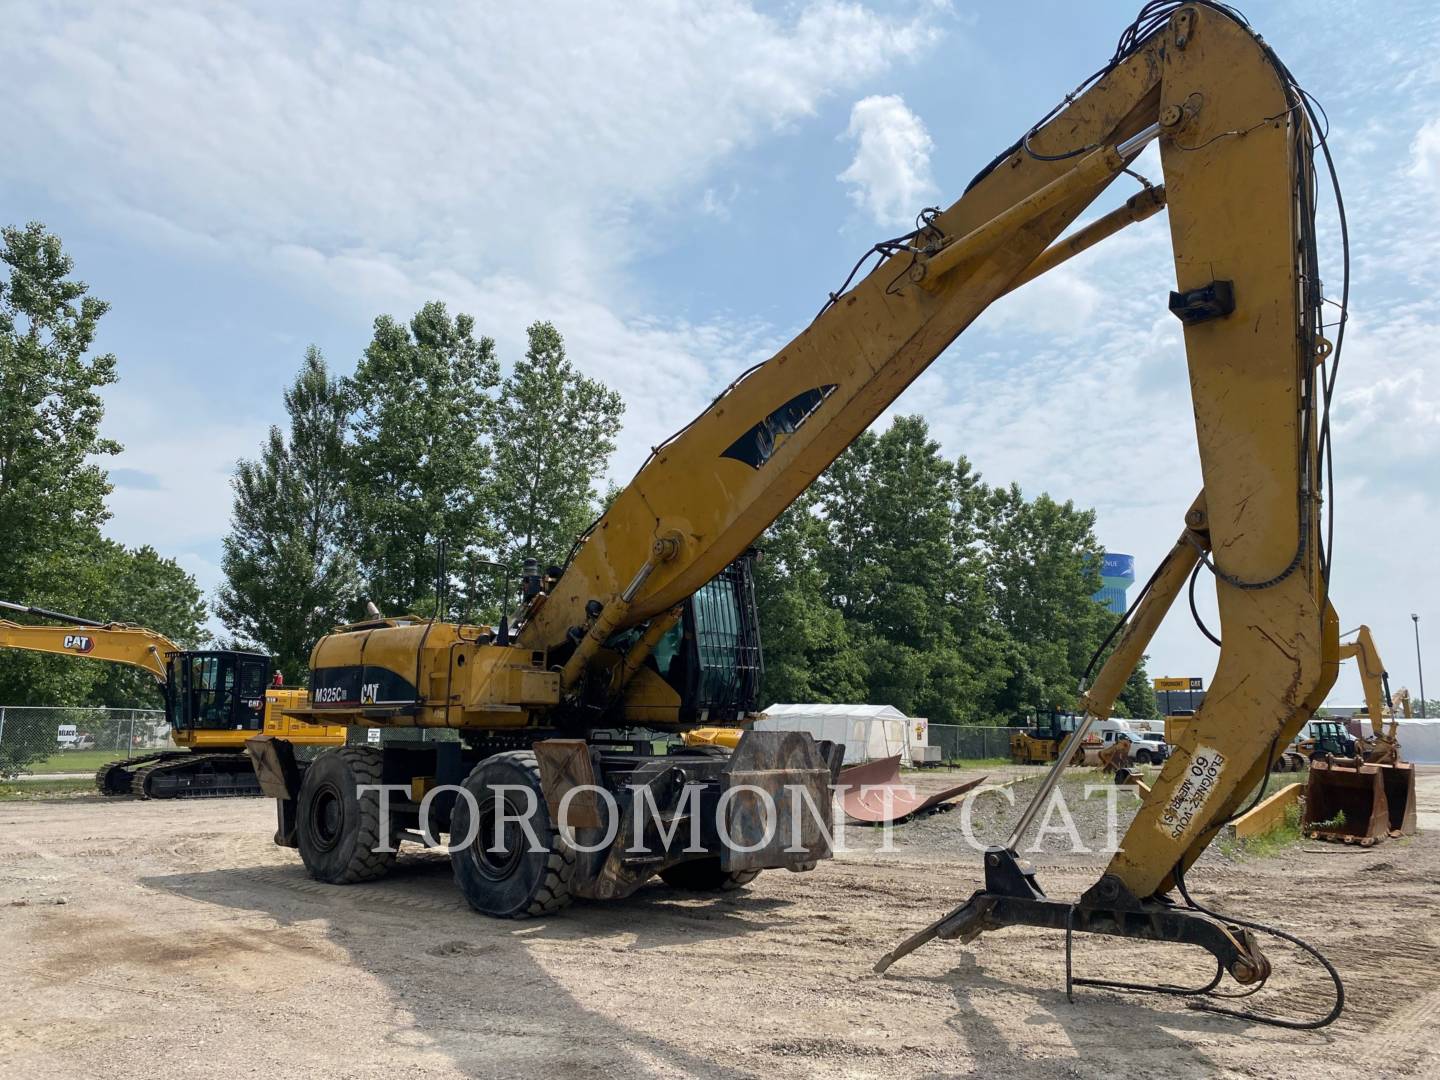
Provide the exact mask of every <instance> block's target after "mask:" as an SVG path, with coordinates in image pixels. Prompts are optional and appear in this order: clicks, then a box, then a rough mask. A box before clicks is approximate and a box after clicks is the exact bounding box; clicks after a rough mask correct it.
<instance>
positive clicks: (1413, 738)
mask: <svg viewBox="0 0 1440 1080" xmlns="http://www.w3.org/2000/svg"><path fill="white" fill-rule="evenodd" d="M1395 737H1396V738H1397V739H1399V740H1400V757H1401V758H1403V759H1404V760H1405V761H1413V762H1415V764H1417V765H1440V720H1421V719H1418V718H1417V719H1414V720H1401V721H1400V727H1399V729H1398V730H1397V731H1396V732H1395Z"/></svg>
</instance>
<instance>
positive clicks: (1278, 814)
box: [1229, 784, 1300, 840]
mask: <svg viewBox="0 0 1440 1080" xmlns="http://www.w3.org/2000/svg"><path fill="white" fill-rule="evenodd" d="M1299 802H1300V785H1299V784H1286V785H1285V786H1284V787H1282V788H1281V789H1280V790H1279V791H1277V792H1275V793H1274V794H1273V795H1269V796H1267V797H1266V798H1265V799H1263V800H1262V801H1261V802H1260V803H1259V805H1257V806H1256V807H1255V809H1254V810H1251V811H1249V812H1248V813H1244V814H1241V815H1240V816H1239V817H1238V818H1236V819H1235V820H1234V821H1232V822H1231V823H1230V826H1229V827H1230V834H1231V835H1232V836H1234V837H1235V838H1236V839H1237V840H1250V839H1253V838H1255V837H1257V836H1264V835H1265V834H1266V833H1268V832H1271V831H1272V830H1274V829H1277V828H1279V827H1280V826H1281V825H1283V824H1284V823H1285V811H1286V810H1288V809H1289V808H1290V807H1292V806H1296V805H1298V804H1299Z"/></svg>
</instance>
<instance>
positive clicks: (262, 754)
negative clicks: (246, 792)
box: [245, 735, 300, 799]
mask: <svg viewBox="0 0 1440 1080" xmlns="http://www.w3.org/2000/svg"><path fill="white" fill-rule="evenodd" d="M245 753H246V754H247V755H249V757H250V760H251V762H253V763H254V766H255V778H256V779H257V780H259V781H260V790H261V791H262V792H264V793H265V795H266V796H268V797H269V798H272V799H293V798H295V797H296V795H298V794H299V792H300V767H299V766H298V765H296V764H295V748H294V747H293V746H292V745H290V740H289V739H276V738H273V737H272V736H269V735H256V736H254V737H253V738H249V739H246V740H245Z"/></svg>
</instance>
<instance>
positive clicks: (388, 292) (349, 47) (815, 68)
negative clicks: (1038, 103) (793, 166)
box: [0, 0, 939, 565]
mask: <svg viewBox="0 0 1440 1080" xmlns="http://www.w3.org/2000/svg"><path fill="white" fill-rule="evenodd" d="M937 17H938V12H937V10H926V11H922V12H920V13H919V14H916V15H895V16H892V15H889V14H884V13H877V12H875V11H872V10H870V9H869V8H866V7H864V6H862V5H861V4H858V3H850V2H844V0H814V2H811V3H808V4H805V5H804V6H802V7H798V8H787V9H785V11H784V12H783V13H781V14H774V15H772V14H766V13H761V12H758V11H756V10H754V9H753V8H752V7H751V6H750V5H749V4H747V3H743V2H741V0H718V2H716V3H711V4H705V5H701V6H690V5H661V6H644V7H641V6H637V5H630V4H625V3H620V2H611V3H571V4H568V5H561V6H559V7H557V6H556V5H543V6H538V5H508V6H507V5H499V6H493V5H492V6H488V7H483V8H482V7H479V6H473V5H454V6H450V7H445V8H438V9H435V8H431V9H426V10H425V11H424V12H423V13H421V12H418V11H412V10H411V9H409V8H405V7H403V6H399V7H396V6H386V5H367V6H362V7H360V8H358V9H356V8H353V7H351V6H349V5H343V4H339V3H325V2H321V3H316V4H306V5H292V6H283V5H282V6H280V7H272V8H269V9H259V8H250V7H247V6H243V5H235V4H223V5H220V4H208V3H203V2H200V0H193V2H185V0H146V2H140V0H116V2H114V3H107V4H98V5H82V6H72V5H50V4H43V3H35V4H30V5H25V6H22V7H21V8H20V9H19V10H16V11H9V12H7V18H6V32H5V34H4V35H3V36H0V70H4V71H5V72H6V85H7V91H6V93H5V94H3V95H0V126H3V127H4V128H5V130H6V132H7V139H8V140H9V142H10V145H11V146H12V147H23V148H24V152H23V153H15V154H6V155H0V184H4V183H6V182H7V181H9V182H15V183H19V184H28V185H32V186H35V187H43V188H44V189H46V190H48V191H49V192H50V194H51V196H52V197H53V198H54V199H56V200H57V201H60V202H65V203H69V204H71V205H74V206H79V207H81V208H83V209H85V210H86V211H87V212H88V213H89V214H90V215H91V216H92V217H93V218H94V219H96V220H97V221H100V222H102V223H103V225H104V227H106V228H110V229H118V230H119V231H121V232H122V233H125V234H127V239H128V241H129V242H132V243H136V244H143V245H148V246H151V247H156V248H159V249H160V250H162V251H166V252H168V253H171V254H173V255H175V256H177V257H178V258H181V259H202V260H205V261H206V262H220V261H228V262H232V263H238V264H240V265H241V266H242V267H243V268H244V269H245V270H246V271H248V272H249V273H251V274H253V275H254V276H255V277H257V278H260V279H262V280H263V279H268V280H271V281H274V282H279V283H281V284H282V285H283V286H286V287H288V288H290V289H292V290H293V291H294V292H295V293H297V294H298V295H300V296H302V297H304V298H305V299H307V300H309V301H310V302H312V303H314V304H316V305H317V306H318V307H328V308H330V309H332V310H334V309H337V308H338V309H341V310H342V312H343V315H344V317H346V318H349V319H364V320H368V319H369V318H370V317H372V316H373V315H374V314H375V313H376V312H377V311H389V312H392V313H394V314H397V315H401V316H403V315H405V314H407V313H408V312H410V311H413V310H415V309H416V307H418V305H419V304H420V303H421V302H422V301H424V300H426V299H430V298H434V297H439V298H441V299H444V300H446V301H448V302H449V303H450V304H451V305H452V308H455V309H460V310H465V311H468V312H471V313H473V314H474V315H475V316H476V318H477V320H478V323H479V325H480V326H481V327H482V328H483V329H484V331H485V332H487V333H492V334H494V335H495V336H496V337H497V338H498V339H499V341H500V345H501V347H502V355H504V356H506V357H513V356H515V355H517V354H518V353H519V351H520V349H521V348H522V347H523V346H522V344H521V343H522V342H523V333H524V325H525V323H527V322H529V321H530V320H531V319H536V318H549V319H553V320H555V321H556V322H557V324H559V325H560V326H561V327H562V328H563V330H564V331H565V333H566V335H567V339H568V341H569V345H570V351H571V354H572V357H573V358H574V360H575V361H576V362H577V363H578V364H579V365H580V366H581V367H582V368H584V369H586V370H588V371H590V372H591V373H592V374H596V375H599V376H601V377H603V378H605V379H606V380H607V381H608V382H609V383H610V384H611V385H612V386H614V387H615V388H616V389H618V390H619V391H620V392H621V393H622V394H623V395H624V397H625V400H626V401H627V404H628V406H629V409H628V414H627V416H626V438H625V440H624V444H623V448H622V452H621V454H620V455H618V456H617V460H616V462H615V470H616V471H617V473H619V474H621V475H628V472H629V471H630V469H632V468H633V467H634V466H635V465H637V464H638V463H639V460H640V458H641V457H642V456H643V455H644V453H645V451H646V449H647V448H648V447H649V446H651V445H653V444H654V443H655V442H658V441H659V439H660V438H662V437H663V436H664V435H666V434H668V433H669V429H670V428H672V427H674V426H677V425H678V424H679V423H680V422H681V421H682V420H683V419H688V417H689V416H690V415H692V414H693V412H695V411H698V410H699V409H700V408H701V407H702V406H703V405H704V404H705V402H706V401H707V400H708V397H709V394H710V392H711V391H713V390H714V389H715V388H716V387H717V386H718V385H719V384H721V383H723V381H724V380H726V379H727V378H728V377H729V376H730V375H731V374H733V373H734V372H735V371H738V370H740V369H741V368H743V367H745V366H747V365H748V364H749V363H750V362H753V360H754V359H756V358H757V357H758V356H760V355H764V354H768V351H769V349H770V347H771V346H772V345H775V344H778V342H772V341H770V340H769V339H768V338H767V337H766V336H765V333H766V332H765V331H763V330H762V329H760V328H758V327H755V326H751V325H748V324H743V323H734V322H714V323H704V324H695V323H692V322H689V321H685V320H678V319H672V320H663V319H656V318H655V317H653V316H652V315H651V314H650V313H649V312H648V311H647V310H645V306H644V304H643V303H642V302H641V301H639V300H637V299H636V298H634V297H633V296H632V295H631V290H630V287H629V276H628V273H627V271H628V269H629V265H630V263H631V261H632V260H633V259H634V258H635V257H636V256H637V255H641V254H645V253H647V252H648V251H649V250H651V249H653V247H654V246H655V245H656V244H657V243H660V242H664V241H663V238H661V239H660V240H657V239H656V238H655V233H654V230H652V229H649V228H647V222H648V221H650V220H652V219H653V217H654V212H655V211H661V212H663V211H665V210H667V209H670V208H673V207H677V206H680V205H682V204H684V205H688V206H691V207H694V206H696V205H698V206H699V207H700V209H701V210H702V212H706V213H712V214H716V215H721V216H723V214H724V213H726V212H728V205H729V202H730V201H731V200H732V199H733V198H734V195H735V191H734V189H733V188H731V189H728V190H727V189H725V188H723V187H722V188H716V187H715V186H714V181H713V173H714V171H715V168H716V166H717V165H718V164H719V163H721V162H723V161H724V160H726V159H727V158H729V157H730V156H732V155H734V154H735V153H736V152H737V151H739V150H741V149H743V148H746V147H749V146H752V145H754V144H755V143H757V142H759V141H760V140H763V139H766V138H773V137H777V136H783V135H784V134H785V133H786V132H788V131H789V130H791V129H792V128H793V127H794V126H795V125H797V124H799V123H801V122H803V121H804V120H805V119H806V118H807V117H809V116H811V115H812V114H813V113H814V112H815V110H816V109H817V108H818V106H819V105H820V104H821V103H822V102H823V101H825V100H826V99H828V98H830V97H833V96H834V95H836V94H838V93H842V92H844V91H845V90H847V89H849V88H852V87H853V86H855V85H856V84H858V83H859V82H861V81H862V80H864V79H867V78H870V77H873V76H875V75H877V74H879V73H882V72H884V71H885V70H887V69H889V68H890V67H891V66H893V65H894V64H896V63H903V62H906V61H908V60H911V59H913V58H915V57H917V56H919V55H920V54H921V53H923V52H924V51H925V50H926V49H927V48H928V47H929V46H930V45H931V44H932V43H933V42H934V41H935V40H936V39H937V38H938V35H939V30H938V29H937V27H936V25H935V19H936V18H937ZM707 181H709V183H708V184H707ZM296 351H298V350H296ZM332 359H333V360H335V361H336V362H337V363H338V364H339V365H340V366H342V367H343V366H344V364H345V361H346V360H347V359H348V358H340V357H336V358H332ZM165 396H166V400H167V404H168V408H167V409H166V415H165V416H164V417H163V418H162V417H160V416H151V417H150V420H149V421H148V422H140V420H139V418H141V417H144V416H146V415H148V414H147V413H146V411H145V410H146V406H145V403H144V402H143V401H142V400H140V399H138V398H132V397H127V396H126V388H125V387H124V386H123V384H122V386H121V387H119V388H116V391H115V392H114V393H113V394H111V395H108V398H109V400H110V402H111V411H110V414H109V417H108V418H107V430H108V431H109V432H111V433H112V434H114V435H115V436H116V437H118V438H120V439H121V440H122V441H123V442H124V443H126V451H125V453H124V454H123V455H122V456H121V458H120V459H119V460H118V461H116V462H115V464H116V465H117V466H119V467H121V468H124V469H131V470H135V471H137V472H143V473H149V474H154V475H156V476H160V477H163V478H164V481H163V483H162V484H161V486H160V487H159V488H158V489H154V490H149V491H145V490H137V489H135V488H133V487H127V488H124V489H122V490H119V491H117V492H116V494H115V496H114V497H113V498H112V500H111V503H112V508H113V510H114V514H115V517H114V520H113V521H112V523H111V526H110V532H111V533H112V535H115V536H116V537H117V538H118V539H121V540H124V541H126V542H131V543H135V542H140V541H142V540H150V541H153V542H157V543H162V544H164V545H165V546H166V547H167V549H174V548H176V547H178V548H180V549H181V550H183V551H186V552H190V553H191V554H192V555H193V557H194V558H195V559H196V560H199V559H201V555H200V554H197V553H198V552H200V551H202V550H204V551H209V552H210V553H211V554H210V558H211V561H212V562H213V552H214V549H215V547H216V545H217V543H218V538H219V537H220V536H221V535H222V534H223V533H224V531H225V528H226V521H227V518H228V510H229V492H228V488H227V486H226V483H225V480H226V478H227V476H228V474H229V471H230V469H231V468H232V466H233V463H234V460H235V458H236V457H238V456H241V455H245V454H252V453H254V450H255V447H256V446H257V445H258V441H259V438H260V435H261V434H262V433H263V430H264V424H263V423H261V422H260V421H259V420H256V421H254V422H253V423H243V422H238V421H237V424H236V426H235V428H234V430H231V429H228V428H225V429H217V428H216V426H215V425H213V424H211V423H210V422H208V420H205V419H200V418H204V417H209V416H211V415H213V409H209V408H202V409H199V410H197V411H195V412H193V413H191V412H187V411H186V410H185V409H184V408H182V407H180V405H179V404H177V403H176V402H175V398H174V395H172V394H170V393H169V392H168V391H167V393H166V395H165ZM273 405H274V406H275V407H277V408H278V398H277V400H276V401H275V402H274V403H273ZM190 416H194V417H196V418H197V419H195V420H194V421H193V422H192V421H190V420H188V419H187V417H190ZM661 418H664V419H661ZM199 492H203V495H198V494H197V493H199ZM197 565H199V563H198V562H197Z"/></svg>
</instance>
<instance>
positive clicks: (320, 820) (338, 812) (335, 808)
mask: <svg viewBox="0 0 1440 1080" xmlns="http://www.w3.org/2000/svg"><path fill="white" fill-rule="evenodd" d="M310 825H311V829H310V831H311V833H312V834H313V835H314V837H315V846H316V847H318V848H319V849H320V850H321V851H331V850H333V849H334V847H335V845H336V844H338V843H339V842H340V834H341V832H342V831H343V829H344V825H345V808H344V804H343V801H342V797H341V794H340V789H339V788H337V787H336V786H335V785H334V784H325V785H323V786H322V787H321V788H320V789H319V790H318V791H316V792H315V800H314V802H313V803H311V806H310Z"/></svg>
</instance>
